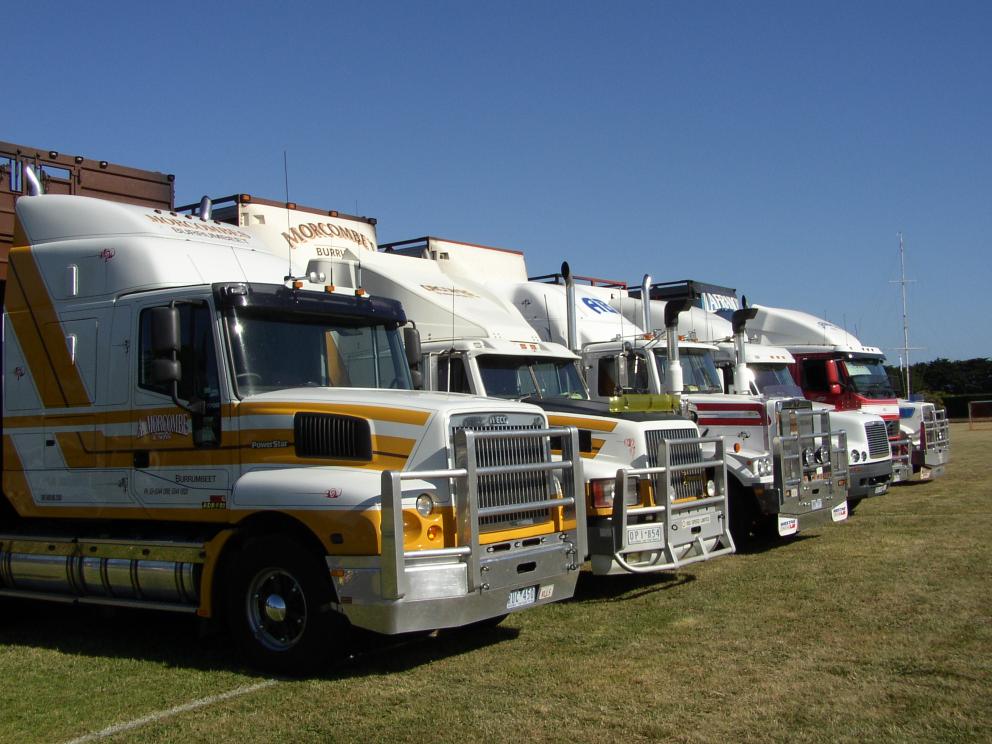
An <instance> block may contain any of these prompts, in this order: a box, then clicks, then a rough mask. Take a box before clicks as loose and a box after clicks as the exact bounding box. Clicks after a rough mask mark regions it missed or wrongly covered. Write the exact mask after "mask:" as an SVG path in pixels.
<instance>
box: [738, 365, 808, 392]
mask: <svg viewBox="0 0 992 744" xmlns="http://www.w3.org/2000/svg"><path fill="white" fill-rule="evenodd" d="M747 366H748V369H750V370H751V372H752V373H753V374H754V386H755V387H756V388H757V389H758V392H759V393H761V394H762V395H767V396H769V397H782V396H786V397H789V398H802V397H803V391H802V389H801V388H800V387H799V386H798V385H797V384H796V381H795V380H793V379H792V375H791V374H789V370H788V368H787V367H786V366H785V365H784V364H760V363H755V364H748V365H747Z"/></svg>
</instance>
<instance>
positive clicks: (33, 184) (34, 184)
mask: <svg viewBox="0 0 992 744" xmlns="http://www.w3.org/2000/svg"><path fill="white" fill-rule="evenodd" d="M24 180H26V181H27V182H28V196H41V195H42V194H44V193H45V187H44V186H42V185H41V180H40V179H39V178H38V174H37V173H35V172H34V168H32V167H31V166H30V165H25V166H24Z"/></svg>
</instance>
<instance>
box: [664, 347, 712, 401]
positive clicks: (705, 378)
mask: <svg viewBox="0 0 992 744" xmlns="http://www.w3.org/2000/svg"><path fill="white" fill-rule="evenodd" d="M654 356H655V359H656V360H657V362H658V376H659V377H660V378H661V379H662V380H663V381H664V380H665V379H666V377H667V375H668V354H667V352H666V350H665V349H656V350H655V353H654ZM679 362H680V363H681V365H682V386H683V389H684V390H685V392H687V393H722V392H723V385H722V384H721V383H720V374H719V373H718V372H717V371H716V364H714V363H713V355H712V354H711V353H710V351H709V350H708V349H682V350H680V352H679Z"/></svg>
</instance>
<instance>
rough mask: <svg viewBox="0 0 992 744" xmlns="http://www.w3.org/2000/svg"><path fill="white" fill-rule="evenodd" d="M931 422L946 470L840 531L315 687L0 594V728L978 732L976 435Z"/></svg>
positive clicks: (387, 648) (357, 737)
mask: <svg viewBox="0 0 992 744" xmlns="http://www.w3.org/2000/svg"><path fill="white" fill-rule="evenodd" d="M951 436H952V456H953V462H952V463H951V464H950V466H949V469H948V474H947V475H946V476H945V477H944V478H942V479H939V480H937V481H934V482H932V483H925V484H912V485H908V486H901V487H897V488H895V489H893V490H892V491H891V492H890V493H889V494H887V495H885V496H882V497H879V498H876V499H871V500H868V501H865V502H863V503H862V504H861V506H860V507H859V508H858V511H857V513H856V514H855V515H854V516H852V517H851V519H850V520H849V521H848V522H847V523H845V524H840V525H833V526H830V527H825V528H823V529H821V530H816V531H811V532H809V533H806V534H804V535H803V536H801V537H799V538H798V539H792V540H785V541H781V542H778V543H775V544H773V545H771V546H767V547H764V548H762V549H759V550H756V551H755V552H751V553H747V554H738V555H735V556H730V557H727V558H722V559H718V560H715V561H712V562H710V563H707V564H702V565H695V566H691V567H690V568H689V569H688V570H686V571H684V572H680V573H677V574H667V575H663V576H660V577H652V578H644V577H617V578H594V577H592V576H591V575H589V574H584V575H583V576H582V578H581V580H580V582H579V591H578V596H577V597H576V599H575V600H573V601H570V602H566V603H559V604H557V605H551V606H548V607H544V608H541V609H537V610H532V611H529V612H523V613H520V614H517V615H513V616H511V617H510V618H509V619H508V620H507V621H506V622H505V623H504V624H503V625H502V626H500V627H499V628H497V629H495V630H490V631H486V632H477V633H469V632H461V633H447V634H440V635H436V636H431V637H422V638H419V639H415V640H409V641H405V642H394V641H389V640H381V639H380V640H379V641H378V642H375V643H371V644H370V648H369V649H368V650H366V651H365V652H364V653H360V654H358V655H356V656H355V657H354V658H352V659H350V660H349V661H347V662H346V663H344V664H343V665H342V666H340V667H338V668H337V669H334V670H329V671H328V673H327V674H326V675H325V676H323V677H320V678H315V679H308V680H302V681H276V682H274V683H270V684H267V685H265V686H262V687H258V688H256V689H249V688H250V686H252V685H256V684H258V683H260V682H264V681H265V678H264V677H258V676H255V675H252V674H250V673H248V672H246V671H245V670H243V669H242V668H241V667H240V665H239V663H238V660H237V659H236V658H235V656H234V654H233V651H232V649H231V647H230V646H229V645H228V644H227V641H226V640H225V638H223V637H218V636H210V637H200V636H199V635H198V632H197V630H198V628H197V625H196V623H195V621H193V620H192V619H188V618H176V617H173V616H171V615H162V614H153V613H145V612H116V613H105V612H101V611H99V610H93V609H75V608H65V607H60V606H54V605H51V606H50V605H45V604H30V603H17V602H12V601H2V602H0V690H2V694H0V741H2V742H18V744H23V743H26V742H68V741H71V740H74V739H77V738H81V737H92V738H84V739H83V740H84V741H92V740H99V741H117V742H122V741H143V742H180V741H182V742H192V741H197V742H198V741H210V742H212V743H213V744H221V743H222V742H241V743H243V742H255V741H260V742H280V743H281V744H284V743H285V742H298V741H303V742H318V741H320V742H322V741H341V742H376V741H409V742H447V741H460V742H474V741H485V742H490V741H492V742H502V741H506V742H511V741H512V742H522V741H535V740H536V741H562V742H563V741H576V742H596V743H597V744H603V743H604V742H610V741H625V742H642V741H643V742H655V741H699V742H716V741H731V742H733V741H768V740H774V741H786V740H788V741H790V742H806V741H824V742H828V741H829V742H880V741H899V742H906V741H913V742H915V741H933V742H953V741H990V740H992V597H990V590H992V552H990V549H989V533H990V531H992V516H990V515H992V458H990V457H989V456H988V455H987V453H988V452H989V451H990V450H992V431H969V430H968V429H967V426H966V425H954V426H952V433H951ZM246 690H247V691H246ZM232 691H234V692H237V693H238V694H237V695H235V696H232V697H228V698H223V699H213V700H211V698H212V697H213V696H218V695H222V694H224V693H228V692H232ZM193 703H195V704H196V705H195V706H193V705H190V704H193ZM179 706H187V707H185V708H182V709H180V710H178V711H174V712H173V713H171V714H169V715H163V713H164V712H165V711H168V710H169V709H172V708H175V707H179ZM145 717H148V718H149V719H150V720H148V722H146V723H144V724H143V725H140V726H137V727H134V728H129V729H126V730H122V731H120V732H119V733H117V734H113V735H109V736H106V737H104V736H102V735H101V736H99V737H94V736H93V735H94V734H98V733H99V732H102V731H104V730H106V729H107V728H108V727H111V726H114V725H117V724H127V723H128V722H134V721H137V720H139V719H142V718H145Z"/></svg>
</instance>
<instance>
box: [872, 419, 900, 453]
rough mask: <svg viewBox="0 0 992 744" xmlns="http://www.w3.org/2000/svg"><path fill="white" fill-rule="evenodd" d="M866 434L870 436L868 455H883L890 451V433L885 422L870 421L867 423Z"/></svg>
mask: <svg viewBox="0 0 992 744" xmlns="http://www.w3.org/2000/svg"><path fill="white" fill-rule="evenodd" d="M897 426H898V423H897ZM865 436H866V437H868V455H869V456H870V457H872V458H875V457H881V456H882V455H884V454H886V453H887V452H888V451H889V435H888V432H887V429H886V426H885V424H884V423H883V422H881V421H870V422H868V423H867V424H865Z"/></svg>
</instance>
